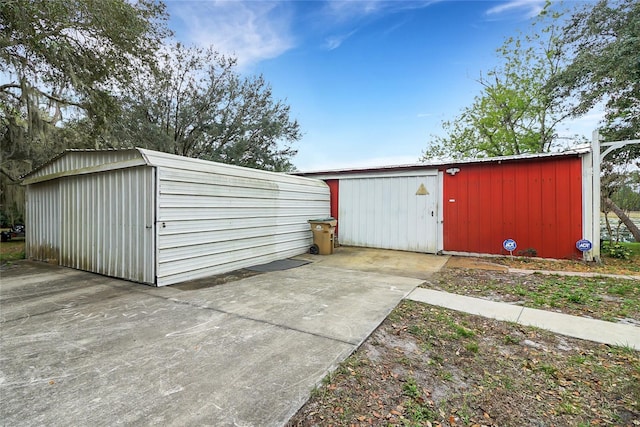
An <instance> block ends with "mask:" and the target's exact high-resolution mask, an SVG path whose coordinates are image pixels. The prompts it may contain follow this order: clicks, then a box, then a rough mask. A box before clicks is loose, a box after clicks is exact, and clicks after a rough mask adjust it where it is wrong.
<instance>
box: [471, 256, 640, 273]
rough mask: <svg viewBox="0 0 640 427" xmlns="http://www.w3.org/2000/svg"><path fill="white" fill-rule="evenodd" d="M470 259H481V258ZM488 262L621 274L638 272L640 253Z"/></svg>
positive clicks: (515, 266) (525, 267)
mask: <svg viewBox="0 0 640 427" xmlns="http://www.w3.org/2000/svg"><path fill="white" fill-rule="evenodd" d="M472 259H480V260H482V259H481V258H472ZM485 261H486V260H485ZM490 262H491V263H493V264H499V265H504V266H506V267H510V268H518V269H522V270H551V271H578V272H590V273H602V274H623V275H626V274H631V275H634V274H635V275H638V274H640V255H635V254H634V255H632V256H631V258H630V259H618V258H611V257H603V259H602V262H601V263H596V262H585V261H581V260H548V259H543V258H531V257H513V258H512V257H497V258H491V259H490Z"/></svg>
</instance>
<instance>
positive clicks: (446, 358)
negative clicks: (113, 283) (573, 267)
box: [289, 269, 640, 426]
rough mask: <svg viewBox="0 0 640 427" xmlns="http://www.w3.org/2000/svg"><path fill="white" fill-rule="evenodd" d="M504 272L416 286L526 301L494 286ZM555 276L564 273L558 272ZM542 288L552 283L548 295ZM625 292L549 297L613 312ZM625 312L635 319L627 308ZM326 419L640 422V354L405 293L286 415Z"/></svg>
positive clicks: (583, 310)
mask: <svg viewBox="0 0 640 427" xmlns="http://www.w3.org/2000/svg"><path fill="white" fill-rule="evenodd" d="M507 277H508V276H507V275H505V273H501V272H496V271H488V272H487V271H481V270H464V269H445V270H443V271H442V272H440V273H438V274H435V275H434V276H433V277H432V279H431V280H430V281H429V282H428V283H427V284H426V285H425V286H431V287H436V288H438V287H439V288H441V289H445V290H449V291H452V290H456V291H458V292H461V293H466V294H472V295H478V294H479V293H488V295H485V296H487V297H490V298H492V299H498V300H505V301H510V300H511V299H513V298H516V297H517V298H520V299H526V298H527V296H522V295H516V294H513V293H510V292H507V291H504V292H500V286H498V285H500V284H503V285H504V286H503V288H509V287H510V286H511V288H514V287H515V285H516V284H515V283H511V284H508V283H505V281H509V280H513V281H519V280H520V279H507ZM527 277H529V278H531V282H530V283H529V284H528V285H529V287H528V288H527V287H526V286H525V287H523V289H528V290H530V291H531V295H534V294H536V293H540V291H539V290H538V289H539V288H540V287H541V285H542V282H544V280H546V279H549V278H546V279H545V278H544V277H538V276H537V275H534V276H527ZM556 279H557V280H559V283H563V280H564V278H558V277H555V278H553V280H556ZM540 281H542V282H540ZM461 283H462V285H460V284H461ZM447 284H449V285H447ZM488 284H490V285H488ZM631 284H633V285H635V286H636V288H632V289H631V290H630V291H629V292H630V294H629V295H628V296H630V298H628V299H631V298H634V299H635V300H636V305H633V307H636V306H637V300H638V294H637V292H638V289H637V287H638V286H640V282H637V281H636V282H631ZM517 285H523V284H522V283H517ZM610 285H611V286H610V287H608V286H604V287H603V288H602V289H600V288H599V289H600V290H599V291H598V292H602V293H603V295H607V294H608V293H609V291H608V289H610V288H611V287H615V286H614V285H615V284H610ZM448 286H457V288H456V289H451V288H450V287H448ZM562 286H564V285H562ZM562 286H561V285H556V286H555V287H556V288H557V287H562ZM549 288H550V289H553V288H554V286H549ZM579 288H580V284H574V285H572V284H568V285H566V289H579ZM605 288H606V289H607V290H605ZM566 289H565V291H566ZM590 289H591V288H590ZM567 292H569V294H570V291H567ZM543 293H544V292H543ZM550 295H555V293H553V292H550V293H549V294H548V295H547V297H545V298H547V300H548V299H549V298H551V297H550ZM618 296H620V295H618ZM573 299H577V300H579V298H577V297H576V298H573ZM606 299H607V298H605V300H606ZM624 299H625V298H620V299H619V300H615V299H614V300H613V301H612V302H611V304H609V302H608V301H605V302H606V303H607V304H604V305H603V306H602V307H600V308H597V309H596V310H593V309H591V308H589V307H590V306H591V305H590V304H579V303H576V304H575V305H574V306H571V307H569V306H570V304H568V303H567V302H571V299H570V298H569V299H565V300H563V299H556V300H555V301H556V307H553V308H552V309H556V310H558V311H564V312H569V313H572V314H578V315H585V316H592V317H600V316H602V317H605V318H607V317H610V318H612V319H613V318H614V317H615V316H614V315H613V313H616V312H617V311H616V310H618V311H619V310H620V306H621V305H622V301H623V300H624ZM550 308H551V307H550ZM633 310H636V311H633ZM628 315H629V316H634V317H635V319H634V320H636V321H637V320H639V319H638V311H637V309H636V308H633V309H632V311H630V312H629V313H628ZM639 333H640V328H639ZM330 425H335V426H351V425H357V426H365V425H376V426H382V425H385V426H386V425H411V426H437V425H440V426H460V425H471V426H473V425H478V426H480V425H487V426H525V425H526V426H529V425H531V426H588V425H621V426H633V425H640V352H637V351H634V350H632V349H629V348H624V347H611V346H607V345H602V344H597V343H593V342H590V341H583V340H577V339H573V338H568V337H563V336H560V335H556V334H553V333H550V332H547V331H543V330H539V329H535V328H529V327H524V326H521V325H517V324H511V323H508V322H499V321H496V320H492V319H485V318H482V317H479V316H473V315H467V314H463V313H458V312H455V311H451V310H447V309H443V308H440V307H434V306H430V305H427V304H421V303H417V302H412V301H404V302H403V303H401V304H400V305H399V306H398V307H397V308H396V309H395V310H394V311H393V312H392V313H391V314H390V316H389V317H388V318H387V319H386V320H385V321H384V322H383V323H382V325H381V326H380V327H379V328H378V329H377V330H376V331H375V332H374V333H373V334H372V335H371V336H370V337H369V339H367V340H366V342H365V343H364V344H363V345H362V346H361V347H360V348H359V349H358V350H357V351H356V352H355V353H354V354H353V355H352V356H351V357H350V358H349V359H347V360H346V361H345V362H344V363H342V364H341V365H340V366H339V367H338V368H337V369H336V371H335V372H333V373H332V374H331V375H329V376H328V377H327V378H325V380H324V381H323V383H322V384H321V385H320V386H319V387H318V388H317V389H316V390H315V391H314V392H313V394H312V397H311V399H310V400H309V402H308V403H307V404H306V405H305V406H304V407H303V408H302V409H301V410H300V411H299V412H298V414H297V415H296V416H295V417H293V418H292V419H291V420H290V422H289V426H330Z"/></svg>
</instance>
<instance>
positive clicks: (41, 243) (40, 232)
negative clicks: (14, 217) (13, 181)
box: [25, 181, 60, 261]
mask: <svg viewBox="0 0 640 427" xmlns="http://www.w3.org/2000/svg"><path fill="white" fill-rule="evenodd" d="M25 228H26V237H25V242H26V257H27V258H30V259H34V260H37V261H49V260H57V259H59V257H60V200H59V186H58V181H48V182H43V183H41V184H37V185H30V186H28V188H27V191H26V212H25Z"/></svg>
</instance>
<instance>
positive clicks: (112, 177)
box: [60, 167, 155, 284]
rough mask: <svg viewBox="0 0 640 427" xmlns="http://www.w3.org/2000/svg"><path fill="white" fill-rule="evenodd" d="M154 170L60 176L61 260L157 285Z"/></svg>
mask: <svg viewBox="0 0 640 427" xmlns="http://www.w3.org/2000/svg"><path fill="white" fill-rule="evenodd" d="M153 173H154V171H153V168H150V167H138V168H131V169H119V170H114V171H109V172H105V173H96V174H91V175H80V176H72V177H66V178H63V179H61V180H60V200H61V203H62V205H61V233H62V234H61V254H60V264H61V265H64V266H67V267H72V268H77V269H79V270H87V271H92V272H95V273H100V274H104V275H107V276H113V277H119V278H122V279H127V280H132V281H136V282H142V283H149V284H153V283H154V282H155V277H154V264H155V261H154V249H153V248H154V242H153V240H154V233H153V225H154V224H153V221H154V205H155V204H154V189H155V185H154V178H153Z"/></svg>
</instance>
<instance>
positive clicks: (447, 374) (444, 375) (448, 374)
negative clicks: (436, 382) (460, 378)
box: [440, 371, 453, 381]
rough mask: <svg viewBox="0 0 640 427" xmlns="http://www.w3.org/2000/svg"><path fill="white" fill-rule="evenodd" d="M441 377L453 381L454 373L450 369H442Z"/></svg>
mask: <svg viewBox="0 0 640 427" xmlns="http://www.w3.org/2000/svg"><path fill="white" fill-rule="evenodd" d="M440 378H442V379H443V380H445V381H452V380H453V374H452V373H451V372H449V371H440Z"/></svg>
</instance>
